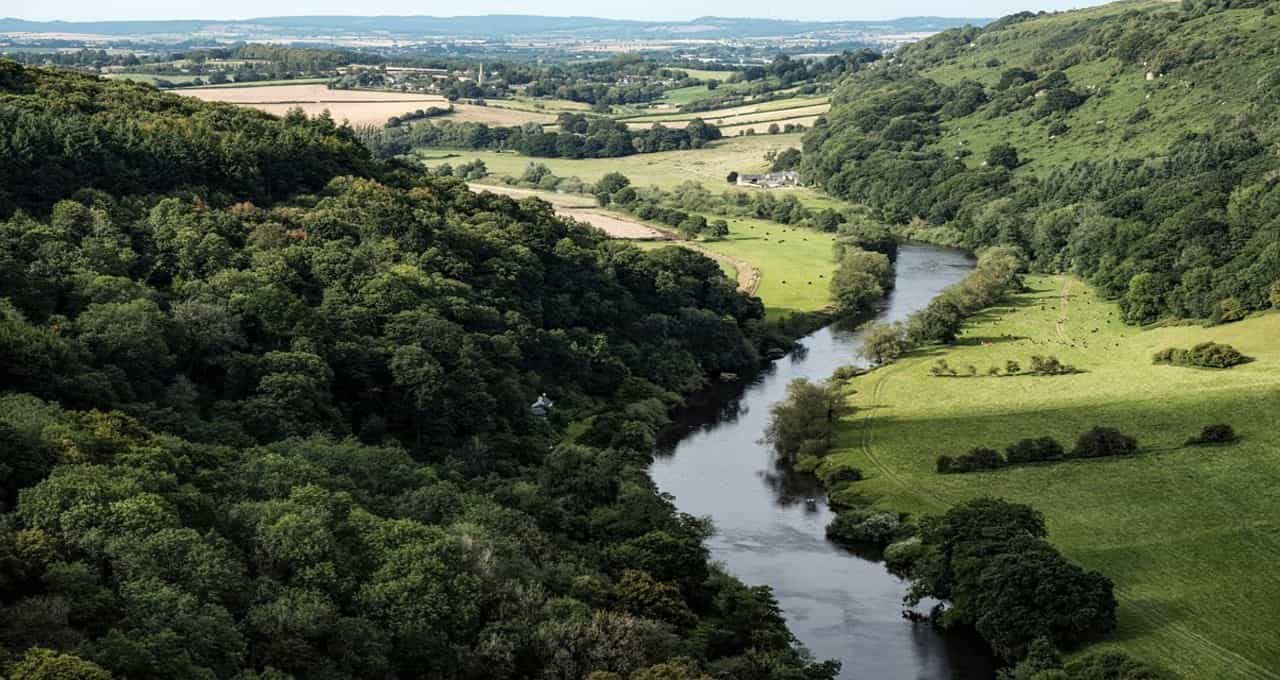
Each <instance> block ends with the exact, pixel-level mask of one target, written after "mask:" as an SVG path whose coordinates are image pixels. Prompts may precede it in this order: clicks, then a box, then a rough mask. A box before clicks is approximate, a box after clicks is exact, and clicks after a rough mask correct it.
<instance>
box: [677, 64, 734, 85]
mask: <svg viewBox="0 0 1280 680" xmlns="http://www.w3.org/2000/svg"><path fill="white" fill-rule="evenodd" d="M668 68H670V69H672V70H675V71H684V72H685V73H687V74H689V77H690V78H697V79H698V80H719V81H720V82H724V81H726V80H728V79H729V76H731V75H733V74H734V73H736V71H708V70H705V69H700V68H685V67H683V66H669V67H668Z"/></svg>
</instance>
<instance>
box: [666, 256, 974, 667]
mask: <svg viewBox="0 0 1280 680" xmlns="http://www.w3.org/2000/svg"><path fill="white" fill-rule="evenodd" d="M972 269H973V259H972V258H971V257H969V256H968V255H967V254H965V253H963V252H961V251H958V250H954V249H950V248H941V247H937V246H927V245H915V244H909V245H903V246H902V247H901V248H900V250H899V253H898V260H897V263H896V277H897V279H896V280H897V283H896V286H895V288H894V290H893V291H892V292H891V293H890V295H889V296H888V297H887V298H886V300H885V301H884V306H883V309H882V310H881V311H880V313H879V314H878V315H877V317H876V320H879V321H899V320H902V319H905V318H906V317H907V316H908V315H910V314H911V313H912V312H914V311H916V310H918V309H921V308H922V307H924V306H925V305H926V304H928V302H929V301H930V300H932V299H933V298H934V297H935V296H936V295H937V294H938V293H939V292H941V291H942V289H944V288H946V287H947V286H949V285H951V284H953V283H955V282H956V281H959V280H960V279H961V278H963V277H964V276H965V275H966V274H967V273H968V272H969V271H971V270H972ZM859 347H860V340H859V333H858V332H857V331H856V330H854V331H848V330H840V329H838V328H836V327H831V326H829V327H827V328H824V329H822V330H819V331H817V332H815V333H813V334H812V335H809V336H808V337H806V338H804V339H803V340H802V341H801V348H800V349H799V350H797V351H796V352H794V353H792V354H791V355H790V356H788V357H787V358H784V359H782V360H780V361H776V362H774V363H773V364H772V365H771V366H770V367H768V368H767V369H766V370H764V371H762V372H761V373H759V374H757V375H755V376H753V377H751V378H749V379H745V380H743V381H741V382H736V383H725V384H721V385H717V386H715V387H713V388H711V389H709V390H708V391H706V392H705V393H703V394H701V395H698V397H697V398H695V399H693V400H691V401H690V403H689V405H688V406H687V407H685V408H684V409H683V410H681V411H680V412H679V413H678V414H677V422H676V426H675V427H673V428H672V431H671V433H670V434H669V435H668V436H667V437H665V438H664V441H663V442H662V444H661V445H660V447H659V451H658V456H657V458H656V460H655V462H654V464H653V466H652V468H651V469H650V472H651V474H652V475H653V479H654V481H655V482H656V483H657V485H658V488H659V489H661V490H662V491H664V492H667V493H670V494H672V495H673V496H674V497H675V503H676V506H677V507H678V508H679V509H680V510H681V511H683V512H687V513H689V514H692V515H697V516H702V517H710V518H711V519H712V521H713V522H714V524H715V528H716V533H715V535H714V536H713V537H712V538H711V539H710V540H709V541H708V547H709V548H710V550H711V556H712V559H714V560H716V561H718V562H721V563H723V564H724V565H725V566H726V568H727V569H728V571H729V572H730V573H732V574H734V575H735V576H737V577H738V578H740V579H742V580H743V581H745V582H746V583H748V584H751V585H768V586H771V587H772V588H773V591H774V594H775V596H776V597H777V599H778V603H779V604H780V605H781V607H782V610H783V612H784V614H785V615H786V617H787V623H788V625H789V626H790V627H791V630H792V631H793V632H794V633H795V635H796V637H798V638H799V639H800V641H801V642H802V643H803V644H804V645H805V646H806V647H808V648H809V649H810V650H811V651H812V652H813V654H814V656H815V657H816V658H818V659H838V660H840V661H841V662H843V668H842V670H841V675H840V677H842V678H874V679H877V680H879V679H885V680H894V679H898V678H907V679H912V678H921V679H923V678H928V679H930V680H934V679H951V680H967V679H974V680H978V679H982V680H988V679H989V678H991V677H993V676H994V670H993V666H992V661H991V656H990V652H989V651H988V650H987V649H986V648H985V644H983V643H982V642H981V640H978V639H976V638H975V637H974V636H972V635H958V634H945V635H944V634H941V633H939V632H937V631H935V630H934V629H933V628H932V627H930V626H928V625H923V624H920V625H913V624H912V623H910V622H908V621H906V620H904V619H903V618H902V596H903V595H904V594H905V592H906V586H905V583H904V582H903V581H902V580H901V579H899V578H898V577H896V576H893V575H892V574H890V573H889V572H888V571H887V570H886V569H885V568H884V565H883V564H882V563H880V562H877V561H873V560H871V559H866V558H864V557H860V556H858V555H855V554H853V553H851V552H849V551H848V550H846V549H844V548H841V547H840V546H837V545H835V544H833V543H831V542H829V541H827V540H826V537H825V527H826V525H827V523H828V522H829V521H830V520H831V518H832V512H831V510H830V509H829V508H828V507H827V504H826V502H825V500H824V499H825V497H826V496H825V493H824V492H823V490H822V485H821V482H819V481H818V480H817V479H815V478H814V477H813V476H812V475H806V474H798V473H794V472H791V471H787V470H784V469H781V468H779V467H778V466H777V465H776V462H775V458H774V455H773V452H772V450H771V449H770V448H769V447H768V446H766V445H765V444H764V443H763V442H762V441H761V439H762V437H763V435H764V431H765V425H766V423H767V421H768V417H769V406H770V405H771V404H773V403H774V402H776V401H779V400H781V399H782V398H784V397H785V395H786V386H787V383H789V382H790V381H791V380H792V379H794V378H809V379H813V380H822V379H825V378H827V377H828V376H830V375H831V373H832V371H834V370H835V369H836V368H837V367H839V366H845V365H849V364H854V363H862V362H863V359H862V358H861V356H860V355H859ZM809 497H812V498H814V499H815V500H816V503H815V504H814V505H809V504H807V503H806V502H805V500H806V498H809Z"/></svg>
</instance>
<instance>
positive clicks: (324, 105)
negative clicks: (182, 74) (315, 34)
mask: <svg viewBox="0 0 1280 680" xmlns="http://www.w3.org/2000/svg"><path fill="white" fill-rule="evenodd" d="M174 92H176V93H177V94H181V95H184V96H188V97H196V98H198V99H202V100H204V101H218V102H228V103H231V104H237V105H240V106H252V107H253V108H255V109H259V110H261V111H266V112H267V113H271V114H275V115H278V116H282V115H284V114H286V113H288V112H289V110H290V109H295V108H301V109H302V110H303V111H305V112H306V114H307V115H309V116H315V115H319V114H320V113H321V112H324V111H328V112H329V115H331V116H333V119H334V120H336V121H339V122H341V121H344V120H345V121H348V122H350V123H351V124H352V125H361V124H374V125H377V124H381V123H383V122H385V121H386V120H387V119H388V118H390V117H392V116H396V115H400V114H403V113H408V112H410V111H415V110H417V109H424V108H428V107H431V106H445V105H447V100H445V98H444V97H437V96H433V95H420V94H408V93H403V92H375V91H368V90H330V89H329V88H328V87H326V86H325V85H323V84H319V83H312V84H301V85H300V84H296V83H291V84H288V85H269V86H264V85H248V86H239V87H201V88H189V89H184V90H174Z"/></svg>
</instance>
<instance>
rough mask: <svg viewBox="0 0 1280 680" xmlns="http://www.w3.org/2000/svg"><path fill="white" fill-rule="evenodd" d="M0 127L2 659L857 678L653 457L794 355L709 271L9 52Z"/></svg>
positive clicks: (29, 667) (311, 669) (36, 670)
mask: <svg viewBox="0 0 1280 680" xmlns="http://www.w3.org/2000/svg"><path fill="white" fill-rule="evenodd" d="M0 140H3V142H2V143H3V144H4V145H5V146H4V147H3V148H2V149H0V157H3V158H4V159H6V161H7V162H6V163H4V164H2V166H0V167H2V169H0V173H3V175H2V176H0V191H2V192H3V193H0V216H2V217H3V220H4V221H3V222H0V292H2V294H3V299H2V300H0V384H3V385H4V387H5V392H4V394H3V395H2V396H0V442H3V444H0V446H2V447H3V449H4V452H5V457H4V464H3V465H0V512H2V513H3V514H0V667H2V668H4V669H5V671H4V672H5V673H7V674H8V676H9V677H14V678H55V677H57V678H68V677H76V678H95V679H97V678H109V677H130V678H169V677H184V678H214V677H236V678H244V679H249V678H285V677H298V678H339V677H343V678H345V677H381V678H385V677H404V678H564V679H566V680H567V679H570V678H583V677H590V678H594V679H595V680H614V679H624V678H627V679H631V680H656V679H658V678H704V677H715V678H735V679H743V678H745V679H753V678H759V679H762V680H763V679H779V680H784V679H785V680H821V679H826V678H831V677H833V676H834V674H835V673H836V670H837V668H836V664H834V663H822V662H815V661H813V660H812V659H810V658H809V657H808V656H807V655H806V654H805V653H804V652H803V651H802V650H801V649H800V648H799V647H798V646H797V644H796V642H795V640H794V638H793V637H792V636H791V634H790V633H789V632H788V630H787V628H786V626H785V622H784V620H783V618H782V615H781V612H780V611H779V609H778V606H777V603H776V601H775V599H774V597H773V595H772V593H771V592H770V591H769V589H768V588H767V587H748V586H746V585H744V584H742V583H741V582H739V581H737V580H736V579H734V578H733V577H731V576H729V575H727V574H725V573H723V572H722V571H721V570H720V569H719V568H718V567H716V566H715V565H713V564H711V563H709V561H708V555H707V549H706V548H705V546H704V544H703V540H704V538H705V537H706V536H707V535H708V533H709V532H710V531H711V530H712V527H710V526H708V525H707V524H706V523H704V522H703V521H701V520H699V519H696V518H693V517H689V516H685V515H681V514H679V513H677V512H676V511H675V509H674V507H673V505H672V503H671V500H670V499H669V498H668V497H664V496H662V495H660V494H659V493H658V492H657V490H656V489H655V487H654V485H653V483H652V481H651V480H650V479H649V478H648V476H647V474H646V472H645V466H646V465H647V463H648V460H649V456H650V451H651V449H652V446H653V442H654V437H655V433H656V431H657V430H658V429H659V428H661V427H662V426H663V425H664V424H665V423H666V422H667V417H668V416H667V413H668V410H669V408H670V407H671V406H672V405H673V404H675V403H676V402H677V401H678V400H679V399H680V396H681V395H682V394H684V393H687V392H688V391H690V390H693V389H696V388H698V387H700V386H701V385H702V384H704V382H705V381H706V380H707V379H708V378H710V377H713V376H715V375H716V374H718V373H723V372H737V371H742V370H746V369H748V368H750V367H751V366H753V365H755V364H756V363H758V361H759V358H760V356H761V354H762V353H763V352H764V351H765V350H767V349H771V348H773V347H776V346H777V343H780V342H785V339H784V338H779V337H777V332H776V331H774V330H773V329H771V328H770V327H768V326H767V325H766V324H765V323H764V322H763V321H762V318H763V308H762V305H761V303H760V301H759V300H757V299H754V298H750V297H747V296H745V295H742V294H740V293H738V292H737V291H736V290H735V287H734V284H733V283H731V282H730V281H729V280H727V279H726V278H725V277H724V276H723V275H722V274H721V273H720V270H719V268H718V266H717V265H716V263H715V262H713V261H712V260H709V259H707V258H705V257H703V256H702V255H700V254H698V253H695V252H691V251H685V250H680V249H662V250H658V251H653V252H644V251H641V250H639V249H637V248H636V247H634V246H632V245H630V244H625V243H619V242H611V241H608V240H606V239H605V238H604V237H603V236H602V235H600V234H599V233H598V232H595V231H593V230H591V229H588V228H586V227H583V226H581V225H577V224H573V223H567V222H564V221H562V220H560V219H558V218H556V217H555V216H554V215H553V213H552V211H551V208H550V206H548V205H547V204H545V203H542V202H540V201H536V200H527V201H520V202H516V201H513V200H511V199H509V198H505V197H500V196H496V195H492V194H488V195H483V196H482V195H477V194H474V193H471V192H469V191H467V190H466V187H465V185H463V183H462V182H461V181H460V180H457V179H454V178H448V177H439V176H432V175H428V174H424V173H422V172H420V171H419V170H417V169H415V168H412V167H409V166H403V165H397V164H395V163H392V162H380V161H376V160H374V159H372V158H370V156H369V154H368V152H367V151H366V150H365V148H364V147H363V146H362V145H361V144H360V143H359V141H358V140H357V139H356V136H355V134H354V132H352V131H351V130H350V129H347V128H345V127H340V126H336V125H334V124H333V122H332V121H329V120H327V119H324V118H319V119H313V120H308V119H307V118H305V117H304V116H287V117H284V118H273V117H271V116H268V115H266V114H262V113H258V112H256V111H253V110H248V109H238V108H234V107H232V106H229V105H220V104H209V103H201V102H198V101H195V100H192V99H185V98H180V97H177V96H171V95H166V94H162V93H160V92H158V91H156V90H154V89H151V88H147V87H143V86H140V85H136V84H131V83H127V82H109V81H100V80H96V79H93V78H90V77H87V76H82V75H77V74H72V73H68V72H55V71H49V70H43V69H37V68H28V67H24V66H21V65H18V64H16V63H13V62H4V61H0ZM540 394H545V395H547V397H548V399H549V400H551V401H552V402H553V403H554V405H553V406H551V407H550V410H549V412H548V411H546V410H545V409H544V411H543V415H539V414H538V413H537V412H535V411H534V410H532V409H531V408H530V403H532V402H533V401H534V400H535V399H536V398H537V397H538V396H539V395H540ZM571 426H572V427H571Z"/></svg>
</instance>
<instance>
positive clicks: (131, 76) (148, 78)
mask: <svg viewBox="0 0 1280 680" xmlns="http://www.w3.org/2000/svg"><path fill="white" fill-rule="evenodd" d="M104 77H105V78H108V79H111V80H132V81H133V82H135V83H146V84H148V85H155V84H156V83H157V82H159V81H161V80H167V81H169V82H171V83H189V82H191V81H193V80H195V79H196V78H199V77H201V76H191V75H185V74H179V75H172V76H160V75H154V74H151V73H109V74H107V75H106V76H104Z"/></svg>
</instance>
